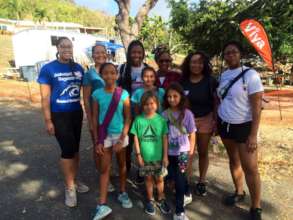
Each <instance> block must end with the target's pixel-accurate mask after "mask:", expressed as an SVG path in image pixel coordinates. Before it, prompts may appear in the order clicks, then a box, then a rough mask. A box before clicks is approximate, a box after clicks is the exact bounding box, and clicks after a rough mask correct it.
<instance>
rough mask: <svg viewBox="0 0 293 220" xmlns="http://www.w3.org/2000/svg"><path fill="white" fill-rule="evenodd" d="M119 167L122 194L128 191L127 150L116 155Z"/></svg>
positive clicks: (124, 149)
mask: <svg viewBox="0 0 293 220" xmlns="http://www.w3.org/2000/svg"><path fill="white" fill-rule="evenodd" d="M116 157H117V161H118V165H119V181H120V192H125V191H126V177H127V169H126V148H123V149H122V150H121V151H120V152H118V153H116Z"/></svg>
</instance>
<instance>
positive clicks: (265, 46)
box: [240, 19, 274, 71]
mask: <svg viewBox="0 0 293 220" xmlns="http://www.w3.org/2000/svg"><path fill="white" fill-rule="evenodd" d="M240 29H241V32H242V34H243V35H244V36H245V37H246V38H247V39H248V41H249V42H250V43H251V44H252V46H253V47H254V48H255V49H256V51H257V52H258V54H259V55H260V56H261V57H262V58H263V59H264V61H265V62H266V63H267V65H268V66H269V68H270V69H272V70H273V71H274V65H273V57H272V50H271V46H270V43H269V40H268V37H267V34H266V32H265V30H264V28H263V26H262V25H261V24H260V23H259V22H257V21H256V20H253V19H246V20H244V21H242V22H241V23H240Z"/></svg>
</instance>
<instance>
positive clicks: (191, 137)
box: [188, 132, 196, 157]
mask: <svg viewBox="0 0 293 220" xmlns="http://www.w3.org/2000/svg"><path fill="white" fill-rule="evenodd" d="M188 139H189V143H190V151H189V156H190V157H192V156H193V154H194V152H195V150H196V148H195V143H196V136H195V132H192V133H190V134H189V136H188Z"/></svg>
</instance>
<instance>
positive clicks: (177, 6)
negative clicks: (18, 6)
mask: <svg viewBox="0 0 293 220" xmlns="http://www.w3.org/2000/svg"><path fill="white" fill-rule="evenodd" d="M169 5H170V6H171V20H170V24H171V27H172V28H173V29H174V30H176V32H177V33H178V34H179V35H180V36H181V37H182V39H183V40H184V42H185V43H187V44H188V45H190V46H191V47H192V48H193V49H195V50H197V49H200V50H204V51H206V52H208V53H209V54H210V55H211V56H213V55H219V54H220V53H221V48H222V46H223V44H225V42H227V41H229V40H239V41H240V42H242V43H243V44H244V46H245V48H246V50H247V51H248V52H253V53H256V52H255V51H254V49H253V48H252V47H251V46H250V45H249V44H248V42H247V41H246V39H244V37H243V36H242V34H241V32H240V29H239V24H240V22H241V21H242V20H244V19H246V18H254V19H256V20H258V21H260V22H261V23H262V24H263V25H264V28H265V29H266V31H267V33H268V35H269V38H270V40H271V44H272V47H273V52H274V55H275V57H276V58H278V59H284V58H286V57H287V58H288V57H292V55H293V53H292V52H293V45H292V42H293V41H292V40H293V36H292V33H293V4H292V0H278V1H274V0H257V1H252V0H234V1H228V0H209V1H208V0H200V1H199V2H198V3H193V4H190V2H189V1H188V0H169Z"/></svg>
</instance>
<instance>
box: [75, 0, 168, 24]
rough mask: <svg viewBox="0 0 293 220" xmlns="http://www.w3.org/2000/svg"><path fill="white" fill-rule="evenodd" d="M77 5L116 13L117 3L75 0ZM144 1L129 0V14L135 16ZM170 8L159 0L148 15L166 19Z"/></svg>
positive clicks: (98, 0)
mask: <svg viewBox="0 0 293 220" xmlns="http://www.w3.org/2000/svg"><path fill="white" fill-rule="evenodd" d="M75 2H76V3H77V4H78V5H82V6H86V7H88V8H91V9H98V10H102V11H104V12H106V13H108V14H110V15H116V14H117V12H118V7H117V4H116V2H115V1H114V0H75ZM144 2H145V0H132V1H131V10H130V14H131V16H135V15H136V13H137V10H138V8H139V7H140V6H141V5H142V4H143V3H144ZM169 14H170V9H169V8H168V7H167V2H166V0H159V1H158V3H157V4H156V6H155V7H154V8H153V9H152V10H151V12H150V15H160V16H162V17H163V18H164V19H166V20H167V19H168V17H169Z"/></svg>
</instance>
